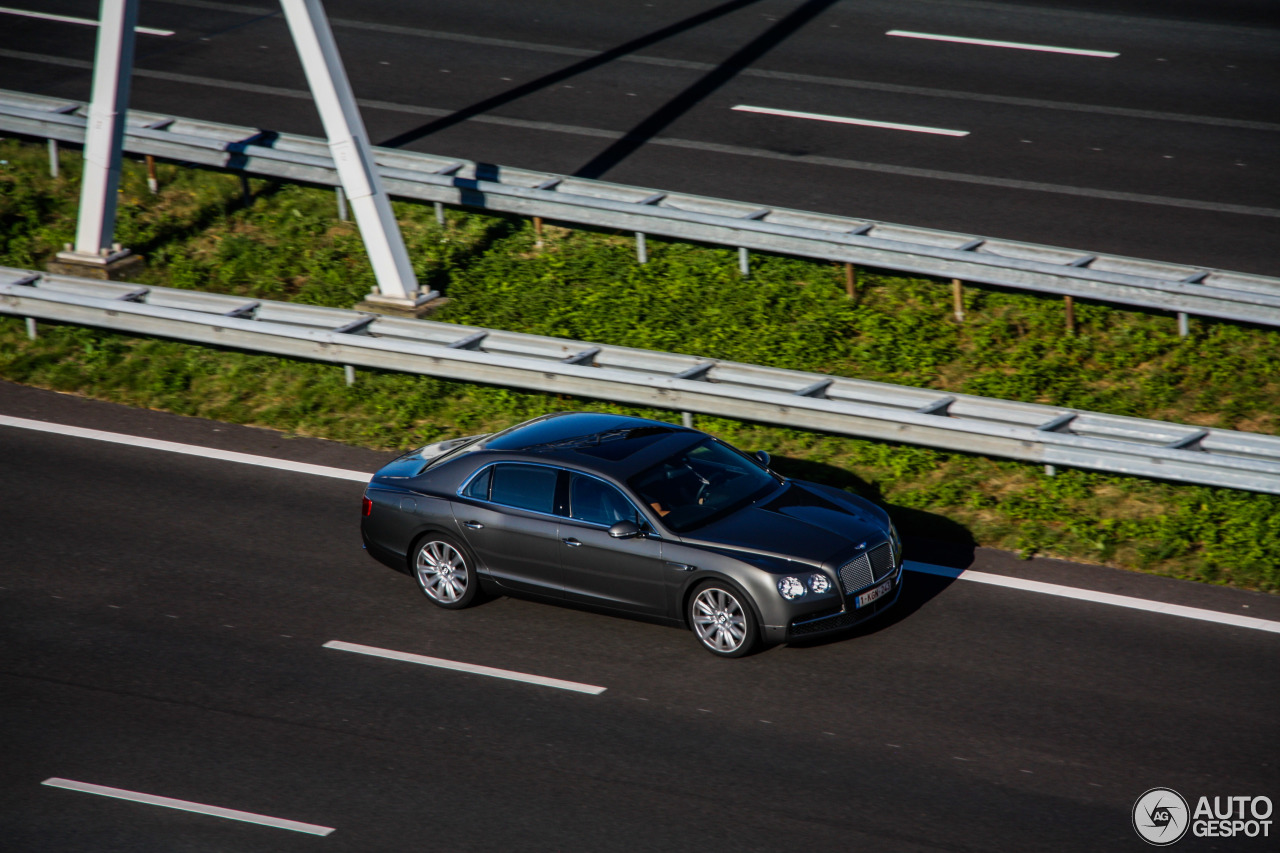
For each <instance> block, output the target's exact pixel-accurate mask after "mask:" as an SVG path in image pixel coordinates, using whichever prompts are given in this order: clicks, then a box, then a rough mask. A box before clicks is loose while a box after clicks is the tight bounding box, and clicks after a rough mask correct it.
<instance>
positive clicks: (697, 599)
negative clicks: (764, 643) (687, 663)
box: [689, 581, 760, 658]
mask: <svg viewBox="0 0 1280 853" xmlns="http://www.w3.org/2000/svg"><path fill="white" fill-rule="evenodd" d="M689 625H690V626H691V627H692V628H693V633H694V635H695V636H696V637H697V638H698V640H699V641H700V642H701V643H702V646H703V648H705V649H706V650H707V651H709V652H711V653H712V654H713V655H718V656H720V657H725V658H740V657H742V656H743V655H748V654H751V652H753V651H754V650H755V648H756V646H757V645H759V642H760V629H759V626H758V625H757V624H756V616H755V613H753V612H752V610H751V605H750V603H749V602H748V601H747V600H746V596H744V595H743V594H742V593H740V592H738V591H737V590H736V589H734V588H733V587H731V586H730V585H729V584H727V583H724V582H722V581H710V582H708V583H705V584H703V585H702V586H700V587H698V589H697V590H696V591H695V592H694V594H693V597H692V598H690V599H689Z"/></svg>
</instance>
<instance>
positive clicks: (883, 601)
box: [763, 565, 904, 643]
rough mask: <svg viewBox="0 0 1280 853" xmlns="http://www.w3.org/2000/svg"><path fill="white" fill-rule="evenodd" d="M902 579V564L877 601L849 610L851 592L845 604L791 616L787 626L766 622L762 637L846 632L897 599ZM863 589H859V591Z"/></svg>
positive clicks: (781, 639) (773, 640) (781, 640)
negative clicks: (891, 586)
mask: <svg viewBox="0 0 1280 853" xmlns="http://www.w3.org/2000/svg"><path fill="white" fill-rule="evenodd" d="M903 578H904V572H903V569H902V566H901V565H899V566H898V570H897V571H896V572H894V574H893V588H892V589H891V590H890V592H889V594H888V595H884V596H881V597H880V598H879V599H877V600H876V601H873V602H871V603H870V604H868V605H866V606H865V607H859V608H857V609H856V610H854V609H850V608H852V607H853V600H854V596H853V595H850V596H848V597H847V598H846V601H845V606H844V607H842V608H841V609H839V610H837V611H834V612H832V613H827V614H817V615H807V616H804V617H801V618H799V619H793V620H792V621H791V622H790V623H789V624H787V625H765V626H764V628H763V634H764V639H765V640H766V641H767V642H770V643H786V642H790V641H792V640H808V639H810V638H813V637H822V636H825V635H827V634H835V633H838V632H840V631H846V630H848V629H849V628H852V627H853V626H855V625H860V624H861V623H863V622H866V621H867V620H868V619H872V618H874V617H876V616H878V615H880V614H881V613H883V612H884V611H886V610H888V609H889V608H890V607H892V606H893V605H894V603H896V602H897V600H898V596H899V595H901V594H902V582H903ZM865 591H866V590H859V592H865Z"/></svg>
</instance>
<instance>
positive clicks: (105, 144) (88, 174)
mask: <svg viewBox="0 0 1280 853" xmlns="http://www.w3.org/2000/svg"><path fill="white" fill-rule="evenodd" d="M137 23H138V0H102V7H101V12H100V21H99V25H98V51H97V54H96V55H95V57H94V61H93V92H92V94H91V96H90V100H89V128H88V132H87V135H86V136H85V141H84V177H83V179H82V180H81V183H80V212H79V219H78V221H77V223H76V242H75V250H74V251H73V252H68V253H62V255H61V257H65V258H66V259H67V260H72V261H80V262H90V263H94V262H96V263H106V262H108V261H110V260H114V257H112V236H113V235H114V233H115V227H116V191H117V190H118V189H119V187H120V149H121V146H122V144H123V142H124V122H125V114H126V113H127V112H128V109H129V73H130V71H131V70H132V67H133V42H134V27H135V26H137ZM121 254H126V253H124V252H117V255H121ZM68 255H70V257H66V256H68Z"/></svg>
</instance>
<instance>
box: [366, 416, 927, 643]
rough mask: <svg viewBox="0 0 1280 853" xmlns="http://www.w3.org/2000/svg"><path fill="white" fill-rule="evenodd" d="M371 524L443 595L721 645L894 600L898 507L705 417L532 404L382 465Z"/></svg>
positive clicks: (460, 602) (869, 610)
mask: <svg viewBox="0 0 1280 853" xmlns="http://www.w3.org/2000/svg"><path fill="white" fill-rule="evenodd" d="M363 513H364V515H363V518H362V520H361V535H362V537H363V539H364V545H365V548H366V549H367V550H368V552H369V553H370V554H371V555H373V556H374V557H375V558H377V559H378V560H380V561H382V562H383V563H386V564H387V565H388V566H391V567H392V568H394V569H397V570H399V571H402V572H405V573H407V574H410V575H412V576H413V577H414V578H415V579H416V580H417V582H418V586H419V587H420V588H421V589H422V592H423V593H424V594H425V595H426V596H427V598H429V599H430V600H431V601H432V602H434V603H435V604H437V605H439V606H441V607H445V608H461V607H466V606H467V605H469V604H471V603H473V602H475V601H476V598H477V596H479V595H481V594H483V593H497V594H516V595H527V596H533V597H537V598H540V599H545V600H548V601H553V602H555V601H559V602H570V603H574V604H580V605H587V606H591V607H596V608H601V609H607V610H610V611H614V612H618V613H623V614H632V615H638V616H642V617H646V618H650V619H655V620H659V621H663V622H668V623H671V624H675V625H682V626H685V627H688V628H690V629H692V630H693V633H694V635H695V636H697V638H698V640H699V641H700V642H701V643H702V645H703V646H704V647H705V648H706V649H707V650H709V651H711V652H712V653H714V654H716V655H721V656H723V657H739V656H742V655H745V654H748V653H750V652H751V651H752V650H754V649H755V648H757V647H758V646H759V645H760V644H761V643H762V642H764V643H781V642H787V641H790V640H798V639H807V638H810V637H815V636H818V635H821V634H826V633H830V632H835V631H840V630H843V629H846V628H848V627H850V626H852V625H855V624H857V623H859V622H862V621H863V620H865V619H868V618H870V617H872V616H874V615H876V614H877V613H880V612H881V611H883V610H884V609H886V608H888V607H889V606H891V605H892V604H893V602H894V601H896V600H897V597H898V594H899V592H900V591H901V589H902V546H901V542H900V540H899V538H898V533H897V531H896V530H895V529H894V527H893V524H892V523H891V522H890V521H889V517H888V515H887V514H886V513H885V512H884V510H882V509H881V508H879V507H878V506H876V505H875V504H873V503H871V502H869V501H867V500H864V499H862V498H859V497H856V496H854V495H852V494H850V493H848V492H845V491H842V490H840V489H835V488H831V487H829V486H822V485H818V484H817V483H808V482H803V481H800V480H790V479H787V478H785V477H781V476H779V475H778V474H776V473H774V472H773V471H771V470H770V469H769V457H768V455H767V454H765V453H763V452H761V453H757V454H755V455H749V454H746V453H743V452H742V451H740V450H737V449H736V448H734V447H731V446H730V445H728V444H726V443H724V442H723V441H720V440H719V439H716V438H713V437H712V436H709V435H707V434H706V433H704V432H699V431H698V430H693V429H686V428H684V427H678V426H673V425H671V424H666V423H662V422H660V421H651V420H646V419H643V418H633V417H623V416H618V415H606V414H590V413H569V414H554V415H546V416H544V417H540V418H535V419H534V420H531V421H527V422H525V423H522V424H517V425H516V426H513V427H511V428H509V429H507V430H504V431H502V432H498V433H494V434H492V435H479V436H470V437H467V438H455V439H451V440H449V441H441V442H437V443H435V444H430V445H427V446H426V447H423V448H420V449H418V450H415V451H413V452H411V453H407V454H405V455H404V456H401V457H400V458H399V459H397V460H395V461H394V462H392V463H391V464H389V465H387V466H386V467H384V468H383V469H382V470H380V471H378V473H376V474H375V475H374V476H373V479H372V480H371V481H370V482H369V486H368V488H367V490H366V491H365V497H364V509H363Z"/></svg>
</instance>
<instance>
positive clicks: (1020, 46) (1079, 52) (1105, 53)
mask: <svg viewBox="0 0 1280 853" xmlns="http://www.w3.org/2000/svg"><path fill="white" fill-rule="evenodd" d="M885 35H887V36H898V37H900V38H908V39H925V40H926V41H949V42H954V43H955V44H976V45H980V46H982V47H1007V48H1011V49H1013V50H1038V51H1040V52H1041V53H1068V54H1071V55H1072V56H1097V57H1100V58H1102V59H1115V58H1116V57H1117V56H1119V55H1120V54H1118V53H1115V52H1114V51H1110V50H1084V49H1082V48H1078V47H1054V46H1053V45H1048V44H1025V43H1023V42H1019V41H994V40H992V39H971V38H965V37H964V36H941V35H937V34H936V33H913V32H911V31H910V30H889V31H888V32H887V33H885Z"/></svg>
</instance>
